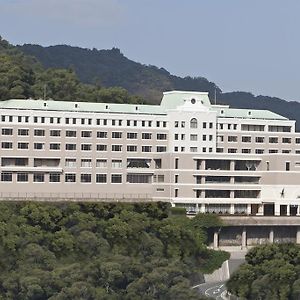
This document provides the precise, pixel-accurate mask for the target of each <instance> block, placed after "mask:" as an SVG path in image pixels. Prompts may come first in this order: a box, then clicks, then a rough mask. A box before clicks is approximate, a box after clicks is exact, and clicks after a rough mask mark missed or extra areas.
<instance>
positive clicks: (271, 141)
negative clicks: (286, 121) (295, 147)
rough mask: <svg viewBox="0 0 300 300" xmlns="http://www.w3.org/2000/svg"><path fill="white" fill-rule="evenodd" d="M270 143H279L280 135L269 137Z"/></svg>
mask: <svg viewBox="0 0 300 300" xmlns="http://www.w3.org/2000/svg"><path fill="white" fill-rule="evenodd" d="M269 143H270V144H277V143H278V137H270V138H269Z"/></svg>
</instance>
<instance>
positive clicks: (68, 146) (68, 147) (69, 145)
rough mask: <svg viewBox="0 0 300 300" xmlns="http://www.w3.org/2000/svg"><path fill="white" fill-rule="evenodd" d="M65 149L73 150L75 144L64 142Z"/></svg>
mask: <svg viewBox="0 0 300 300" xmlns="http://www.w3.org/2000/svg"><path fill="white" fill-rule="evenodd" d="M66 150H69V151H75V150H76V144H66Z"/></svg>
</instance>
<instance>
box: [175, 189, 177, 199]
mask: <svg viewBox="0 0 300 300" xmlns="http://www.w3.org/2000/svg"><path fill="white" fill-rule="evenodd" d="M177 197H178V189H175V198H177Z"/></svg>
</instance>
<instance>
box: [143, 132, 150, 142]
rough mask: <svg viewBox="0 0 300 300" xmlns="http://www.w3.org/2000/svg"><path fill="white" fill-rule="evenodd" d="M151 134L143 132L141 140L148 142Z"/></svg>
mask: <svg viewBox="0 0 300 300" xmlns="http://www.w3.org/2000/svg"><path fill="white" fill-rule="evenodd" d="M151 136H152V135H151V133H148V132H143V133H142V139H143V140H150V139H151Z"/></svg>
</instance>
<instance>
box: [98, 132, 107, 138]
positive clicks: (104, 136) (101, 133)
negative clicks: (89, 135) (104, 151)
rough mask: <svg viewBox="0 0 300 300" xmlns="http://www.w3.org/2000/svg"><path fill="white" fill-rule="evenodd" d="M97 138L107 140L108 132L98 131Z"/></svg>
mask: <svg viewBox="0 0 300 300" xmlns="http://www.w3.org/2000/svg"><path fill="white" fill-rule="evenodd" d="M97 138H99V139H107V132H106V131H97Z"/></svg>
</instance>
